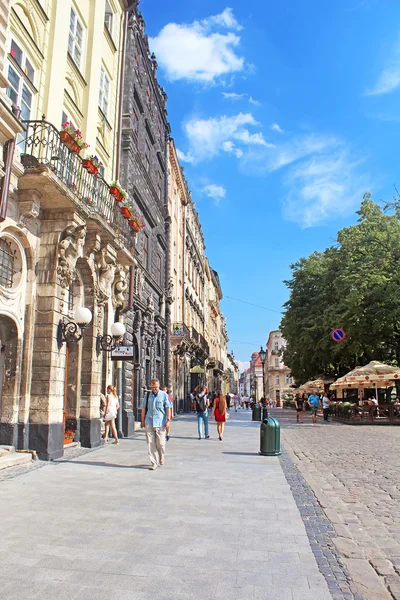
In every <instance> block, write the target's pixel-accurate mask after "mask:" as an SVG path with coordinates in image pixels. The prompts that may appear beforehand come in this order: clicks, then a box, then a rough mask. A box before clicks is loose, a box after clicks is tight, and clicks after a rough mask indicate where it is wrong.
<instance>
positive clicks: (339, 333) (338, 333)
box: [331, 327, 346, 342]
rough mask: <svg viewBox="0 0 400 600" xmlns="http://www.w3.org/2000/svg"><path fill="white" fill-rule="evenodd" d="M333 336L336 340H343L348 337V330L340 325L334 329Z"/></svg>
mask: <svg viewBox="0 0 400 600" xmlns="http://www.w3.org/2000/svg"><path fill="white" fill-rule="evenodd" d="M331 337H332V339H333V341H334V342H343V340H344V338H345V337H346V332H345V331H343V329H341V328H340V327H338V328H337V329H334V330H333V331H332V333H331Z"/></svg>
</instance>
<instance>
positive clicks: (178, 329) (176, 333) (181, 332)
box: [171, 322, 190, 339]
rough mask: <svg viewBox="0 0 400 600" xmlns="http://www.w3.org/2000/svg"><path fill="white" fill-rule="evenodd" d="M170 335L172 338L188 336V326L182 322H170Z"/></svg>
mask: <svg viewBox="0 0 400 600" xmlns="http://www.w3.org/2000/svg"><path fill="white" fill-rule="evenodd" d="M171 336H172V337H173V338H187V339H189V338H190V331H189V327H188V326H187V325H185V323H183V322H177V323H172V327H171Z"/></svg>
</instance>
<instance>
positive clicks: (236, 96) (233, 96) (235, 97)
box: [222, 92, 247, 100]
mask: <svg viewBox="0 0 400 600" xmlns="http://www.w3.org/2000/svg"><path fill="white" fill-rule="evenodd" d="M222 95H223V97H224V98H227V99H229V100H242V98H245V97H246V95H247V94H236V92H222Z"/></svg>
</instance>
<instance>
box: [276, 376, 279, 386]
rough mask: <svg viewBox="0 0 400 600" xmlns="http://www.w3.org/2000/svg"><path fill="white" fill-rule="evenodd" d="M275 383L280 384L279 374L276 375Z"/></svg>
mask: <svg viewBox="0 0 400 600" xmlns="http://www.w3.org/2000/svg"><path fill="white" fill-rule="evenodd" d="M275 385H279V375H277V376H276V377H275Z"/></svg>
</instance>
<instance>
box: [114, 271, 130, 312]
mask: <svg viewBox="0 0 400 600" xmlns="http://www.w3.org/2000/svg"><path fill="white" fill-rule="evenodd" d="M126 277H127V271H126V269H125V267H123V266H121V265H118V266H117V267H116V269H115V277H114V295H113V305H114V307H118V308H121V309H125V308H126V307H127V306H128V301H127V299H126V297H125V293H126V290H127V289H128V282H127V280H126Z"/></svg>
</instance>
